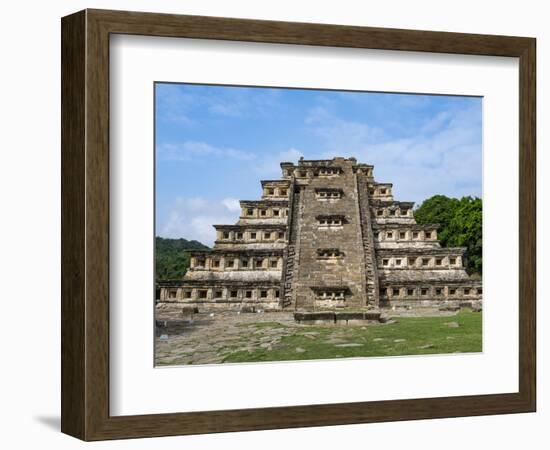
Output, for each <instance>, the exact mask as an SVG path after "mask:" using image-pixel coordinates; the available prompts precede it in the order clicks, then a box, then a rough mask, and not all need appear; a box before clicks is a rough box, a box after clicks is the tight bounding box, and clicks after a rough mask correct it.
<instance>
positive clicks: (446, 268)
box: [157, 157, 482, 310]
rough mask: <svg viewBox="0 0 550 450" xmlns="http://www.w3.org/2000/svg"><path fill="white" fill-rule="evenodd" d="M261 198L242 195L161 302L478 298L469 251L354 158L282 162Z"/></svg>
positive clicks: (338, 303)
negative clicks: (446, 243) (441, 237)
mask: <svg viewBox="0 0 550 450" xmlns="http://www.w3.org/2000/svg"><path fill="white" fill-rule="evenodd" d="M281 170H282V177H281V179H280V180H264V181H262V182H261V183H262V189H263V195H262V198H261V200H242V201H241V202H240V204H241V217H240V218H239V220H238V222H237V223H236V224H234V225H214V227H215V229H216V233H217V238H216V242H215V245H214V248H213V249H212V250H201V251H193V252H191V266H190V268H189V270H188V271H187V273H186V274H185V276H184V277H183V279H181V280H172V281H163V282H159V283H158V285H157V292H159V294H158V295H159V298H158V299H157V300H158V301H159V302H179V303H183V304H188V305H191V306H198V307H199V308H201V309H209V308H222V309H235V310H242V309H245V308H246V309H249V310H250V309H252V308H255V309H265V310H268V309H274V310H280V309H288V310H316V309H317V310H318V309H327V308H328V309H332V308H346V307H349V308H354V309H356V308H367V309H369V308H385V307H392V306H406V307H411V306H436V305H437V306H440V305H453V306H456V305H459V304H461V303H464V302H473V303H476V304H477V303H479V302H480V301H481V298H482V290H481V289H482V288H481V281H479V280H473V279H470V277H469V276H468V274H467V273H466V271H465V269H464V262H465V261H464V253H465V250H466V249H465V248H443V247H441V245H440V244H439V241H438V239H437V229H438V225H437V224H427V225H418V224H417V223H416V221H415V219H414V216H413V206H414V203H413V202H401V201H396V200H394V198H393V195H392V186H393V185H392V184H390V183H378V182H376V181H375V180H374V176H373V170H374V167H373V166H371V165H367V164H360V163H357V160H356V159H355V158H342V157H336V158H333V159H330V160H304V159H301V160H300V161H299V162H298V164H293V163H290V162H283V163H281Z"/></svg>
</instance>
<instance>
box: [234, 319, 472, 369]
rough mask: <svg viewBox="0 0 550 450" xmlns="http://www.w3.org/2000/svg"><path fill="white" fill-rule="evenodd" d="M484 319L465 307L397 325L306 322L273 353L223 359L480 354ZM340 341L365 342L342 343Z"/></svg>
mask: <svg viewBox="0 0 550 450" xmlns="http://www.w3.org/2000/svg"><path fill="white" fill-rule="evenodd" d="M481 319H482V314H481V313H474V312H471V311H469V310H463V311H461V312H459V313H458V314H457V315H454V316H446V317H399V318H398V319H397V321H396V323H391V324H386V325H372V326H371V325H369V326H366V327H361V326H317V325H312V326H304V327H299V328H295V329H294V330H295V331H294V333H293V334H292V335H290V336H284V337H283V338H282V339H281V342H280V343H279V344H277V345H275V346H274V347H273V348H272V350H270V351H268V350H265V349H258V350H255V351H252V352H248V351H236V352H233V353H231V354H229V355H228V356H226V358H225V359H224V362H257V361H289V360H304V359H330V358H351V357H366V356H399V355H422V354H438V353H457V352H459V353H471V352H481V351H482V340H481V334H482V333H481V326H482V325H481V322H482V320H481ZM449 322H456V323H458V324H459V327H457V328H451V327H449V326H448V325H446V324H447V323H449ZM255 325H256V326H258V327H259V328H266V327H275V326H276V327H281V326H282V325H281V324H279V323H276V322H265V323H261V324H255ZM308 333H310V335H309V337H308ZM311 333H317V334H316V335H313V336H312V335H311ZM396 340H397V342H395V341H396ZM327 341H328V342H327ZM338 344H361V345H360V346H350V347H339V346H338ZM296 349H301V350H304V351H296Z"/></svg>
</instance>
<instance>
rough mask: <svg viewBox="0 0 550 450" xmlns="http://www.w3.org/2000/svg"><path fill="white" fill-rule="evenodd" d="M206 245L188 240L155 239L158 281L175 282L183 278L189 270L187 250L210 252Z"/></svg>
mask: <svg viewBox="0 0 550 450" xmlns="http://www.w3.org/2000/svg"><path fill="white" fill-rule="evenodd" d="M208 249H209V247H207V246H206V245H204V244H201V243H200V242H198V241H188V240H187V239H166V238H161V237H158V236H157V237H156V238H155V269H156V273H155V276H156V279H157V280H174V279H177V278H181V277H183V275H184V274H185V272H186V271H187V269H188V268H189V262H190V257H189V253H188V252H187V251H186V250H208Z"/></svg>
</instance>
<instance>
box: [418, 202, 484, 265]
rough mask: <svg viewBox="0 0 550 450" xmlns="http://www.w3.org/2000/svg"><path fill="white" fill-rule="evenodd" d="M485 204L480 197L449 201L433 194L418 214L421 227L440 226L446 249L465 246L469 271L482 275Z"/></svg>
mask: <svg viewBox="0 0 550 450" xmlns="http://www.w3.org/2000/svg"><path fill="white" fill-rule="evenodd" d="M482 217H483V205H482V202H481V199H480V198H477V197H475V198H472V197H462V198H461V199H458V198H449V197H446V196H444V195H434V196H433V197H430V198H429V199H427V200H425V201H424V202H423V203H422V204H421V205H420V206H419V207H418V208H417V209H416V210H415V211H414V218H415V219H416V221H417V222H418V223H419V224H425V223H438V224H440V228H439V231H438V233H437V237H438V238H439V240H440V241H441V245H442V246H443V247H466V248H467V249H468V250H467V252H466V257H467V259H468V262H467V266H466V270H467V271H468V273H470V274H477V275H481V273H482V271H483V255H482V248H483V236H482Z"/></svg>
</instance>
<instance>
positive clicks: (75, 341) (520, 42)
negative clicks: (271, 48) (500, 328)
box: [61, 10, 536, 440]
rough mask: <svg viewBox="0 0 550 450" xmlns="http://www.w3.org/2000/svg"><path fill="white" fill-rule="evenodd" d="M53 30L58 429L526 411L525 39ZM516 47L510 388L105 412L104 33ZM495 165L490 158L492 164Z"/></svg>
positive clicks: (529, 64)
mask: <svg viewBox="0 0 550 450" xmlns="http://www.w3.org/2000/svg"><path fill="white" fill-rule="evenodd" d="M61 25H62V26H61V30H62V49H61V51H62V130H61V137H62V208H61V209H62V333H61V334H62V345H61V352H62V379H61V384H62V401H61V410H62V415H61V429H62V431H63V432H64V433H67V434H70V435H73V436H76V437H78V438H80V439H84V440H100V439H118V438H133V437H148V436H168V435H183V434H198V433H216V432H227V431H244V430H261V429H275V428H291V427H310V426H321V425H338V424H351V423H367V422H382V421H397V420H411V419H427V418H441V417H458V416H475V415H486V414H504V413H517V412H530V411H535V407H536V397H535V386H536V336H535V317H536V310H535V299H536V290H535V289H536V287H535V286H536V285H535V281H536V261H535V243H536V234H535V233H536V226H535V222H536V221H535V219H536V209H535V208H536V207H535V199H536V197H535V195H536V191H535V189H536V181H535V173H536V170H535V169H536V161H535V138H536V134H535V133H536V131H535V48H536V47H535V46H536V41H535V39H534V38H525V37H507V36H490V35H474V34H461V33H446V32H433V31H413V30H399V29H383V28H364V27H355V26H339V25H321V24H310V23H289V22H273V21H258V20H242V19H228V18H218V17H202V16H180V15H170V14H154V13H136V12H123V11H104V10H85V11H81V12H78V13H75V14H73V15H70V16H67V17H64V18H63V19H62V23H61ZM114 33H121V34H136V35H145V36H170V37H184V38H201V39H220V40H231V41H252V42H266V43H284V44H304V45H316V46H333V47H353V48H369V49H384V50H407V51H420V52H434V53H458V54H467V55H490V56H508V57H517V58H519V75H520V77H519V79H520V86H519V88H520V101H519V105H518V107H519V117H520V139H519V143H518V144H519V155H518V156H519V163H520V164H519V169H520V173H519V175H520V187H519V198H520V202H519V205H518V206H519V218H520V219H519V220H520V223H519V242H520V251H519V268H518V269H519V301H520V308H519V392H515V393H503V394H494V395H474V396H462V397H442V398H421V399H407V400H391V401H375V402H357V403H343V404H324V405H304V406H289V407H276V408H259V409H243V410H227V411H209V412H188V413H174V414H156V415H142V416H116V417H113V416H109V408H108V405H109V101H108V99H109V35H110V34H114ZM495 170H498V168H495Z"/></svg>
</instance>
